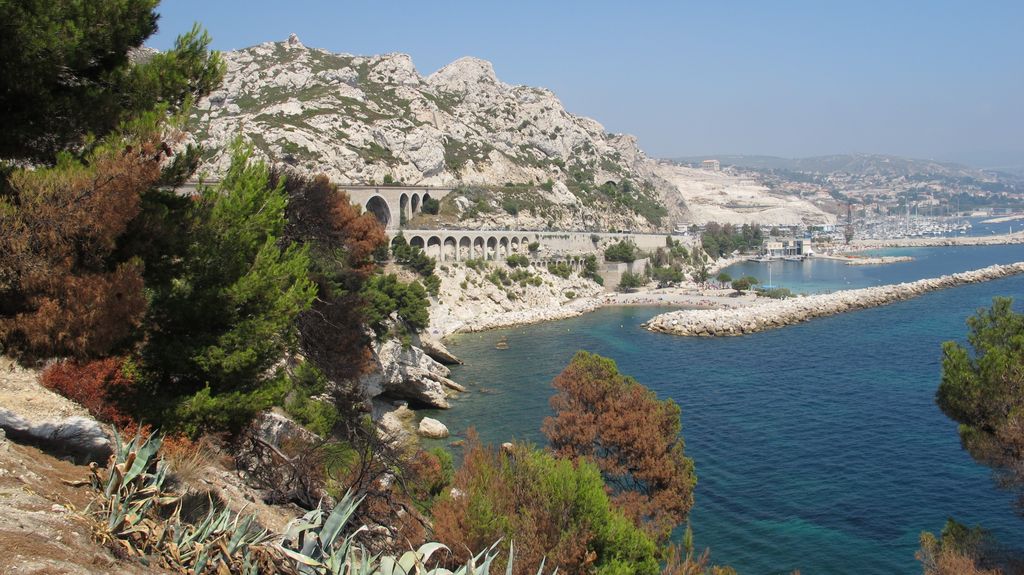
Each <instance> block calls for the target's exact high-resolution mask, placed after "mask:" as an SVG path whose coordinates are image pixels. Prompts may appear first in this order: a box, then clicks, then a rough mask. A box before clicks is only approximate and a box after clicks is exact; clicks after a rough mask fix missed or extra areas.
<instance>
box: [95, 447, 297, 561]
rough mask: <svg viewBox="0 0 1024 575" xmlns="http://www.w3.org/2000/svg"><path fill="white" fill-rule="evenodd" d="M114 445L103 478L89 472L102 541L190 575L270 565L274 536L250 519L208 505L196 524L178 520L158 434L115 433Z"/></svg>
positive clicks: (177, 509) (179, 505) (272, 556)
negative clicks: (159, 511) (166, 509)
mask: <svg viewBox="0 0 1024 575" xmlns="http://www.w3.org/2000/svg"><path fill="white" fill-rule="evenodd" d="M114 444H115V449H114V455H113V457H111V462H110V465H109V466H108V469H107V474H106V477H105V478H104V477H102V476H100V475H99V474H98V473H95V472H94V474H93V481H94V484H95V486H96V487H97V489H98V490H100V491H101V496H100V497H99V498H98V499H97V501H96V504H97V507H96V508H95V510H94V511H93V513H94V515H95V516H96V517H97V519H98V521H97V530H96V531H97V536H98V538H99V539H100V540H101V541H102V542H105V543H113V542H116V543H117V544H119V545H120V546H122V547H123V548H124V549H125V551H126V552H127V553H128V555H130V556H134V557H139V558H143V557H145V556H147V555H152V556H155V557H156V558H157V559H158V560H159V562H160V563H161V564H162V565H163V566H165V567H169V568H174V569H177V570H181V571H185V572H191V573H203V572H204V571H206V570H207V569H209V570H211V571H216V572H221V571H223V569H222V567H223V568H226V569H227V570H228V571H229V572H236V573H245V574H250V573H251V574H253V575H255V574H256V573H257V572H259V569H258V567H259V566H260V565H272V564H273V563H274V561H273V558H274V556H276V552H275V550H274V548H273V547H271V546H270V545H269V543H270V541H271V540H272V539H273V535H272V534H271V533H270V532H269V531H268V530H266V529H258V528H256V527H255V526H254V517H253V516H252V515H241V514H235V513H232V512H231V511H230V510H229V509H226V508H220V509H219V508H218V507H217V506H216V505H214V504H213V502H212V501H211V502H210V506H209V511H208V512H207V514H206V517H205V518H204V519H203V520H202V521H201V522H199V523H198V524H192V523H188V522H186V521H183V520H182V518H181V501H180V497H178V496H176V495H172V494H169V493H167V492H166V491H165V490H164V482H165V481H166V479H167V466H166V464H165V463H164V462H163V461H162V460H158V459H156V455H157V452H158V451H159V449H160V444H161V438H160V436H158V435H157V434H153V435H151V436H149V437H148V438H144V437H143V436H142V435H141V434H139V435H136V436H135V437H134V438H133V439H131V440H130V441H125V440H124V439H123V438H122V437H121V435H120V434H118V433H117V431H116V430H115V431H114ZM173 503H177V504H178V505H177V506H176V507H175V509H174V511H173V512H172V513H171V515H170V517H168V518H166V519H162V518H158V517H156V515H155V513H154V511H155V509H156V508H158V507H162V506H165V505H170V504H173ZM274 571H277V569H276V568H273V567H271V568H269V569H266V570H265V572H274Z"/></svg>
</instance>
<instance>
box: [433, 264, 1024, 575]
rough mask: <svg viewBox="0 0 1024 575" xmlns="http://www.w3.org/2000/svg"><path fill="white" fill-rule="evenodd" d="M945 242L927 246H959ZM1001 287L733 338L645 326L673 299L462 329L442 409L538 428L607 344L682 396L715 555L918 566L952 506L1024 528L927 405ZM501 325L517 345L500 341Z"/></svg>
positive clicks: (770, 562)
mask: <svg viewBox="0 0 1024 575" xmlns="http://www.w3.org/2000/svg"><path fill="white" fill-rule="evenodd" d="M1016 249H1017V251H1016V254H1017V255H1018V256H1019V257H1018V259H1022V260H1024V248H1020V247H1018V248H1016ZM944 250H946V248H933V250H932V251H931V252H929V253H930V254H932V256H934V257H932V256H929V258H928V259H927V260H923V261H932V260H933V259H934V260H936V264H935V265H939V264H940V263H941V262H942V261H946V260H948V259H949V258H952V257H954V255H955V252H956V250H952V252H954V253H948V252H946V251H944ZM985 250H987V248H986V249H985ZM985 250H983V251H982V252H977V253H976V254H975V257H981V255H983V252H984V251H985ZM988 251H990V252H991V253H990V254H989V255H990V256H991V257H997V255H994V254H997V253H998V252H999V250H988ZM999 257H1001V256H999ZM919 261H922V260H919ZM929 265H931V264H929ZM983 265H984V264H983ZM889 267H891V266H889ZM970 267H978V266H974V265H968V266H966V267H964V268H962V269H968V268H970ZM952 271H962V270H952ZM994 295H1015V296H1017V297H1018V298H1021V299H1024V276H1017V277H1013V278H1007V279H1003V280H999V281H994V282H988V283H983V284H975V285H968V286H964V287H960V288H956V289H951V290H946V291H940V292H934V293H930V294H927V295H925V296H923V297H920V298H917V299H913V300H909V301H905V302H900V303H896V304H892V305H889V306H884V307H880V308H874V309H869V310H863V311H858V312H853V313H848V314H844V315H839V316H833V317H829V318H823V319H819V320H815V321H812V322H809V323H805V324H801V325H797V326H792V327H789V328H785V329H781V330H775V331H770V332H764V333H759V334H754V335H750V336H744V337H739V338H720V339H696V338H679V337H674V336H667V335H660V334H652V333H649V332H647V331H645V330H643V329H641V328H640V327H639V326H640V323H642V322H643V321H645V320H647V319H649V318H650V317H652V316H653V315H655V314H657V313H659V312H661V311H664V308H609V309H603V310H600V311H598V312H595V313H592V314H588V315H585V316H582V317H579V318H574V319H571V320H565V321H558V322H550V323H545V324H539V325H535V326H529V327H523V328H516V329H508V330H497V331H491V332H486V333H482V334H469V335H465V336H460V337H456V338H453V340H452V342H451V346H450V347H451V349H452V351H454V352H455V353H456V354H458V355H459V356H460V357H462V358H463V359H464V360H465V361H466V365H465V366H460V367H458V368H456V369H455V370H453V371H454V373H453V378H454V379H456V380H457V381H459V382H461V383H463V384H466V385H467V386H468V387H469V388H470V390H471V392H470V393H468V394H465V395H464V396H462V398H460V399H458V400H456V401H455V402H454V404H453V405H454V407H453V409H451V410H447V411H439V412H431V416H433V417H437V418H439V419H441V420H442V421H444V422H445V423H447V424H448V426H449V427H450V428H451V430H452V432H453V433H454V434H455V436H456V437H455V438H458V437H459V436H463V435H464V433H465V430H466V428H467V427H469V426H475V427H476V428H477V430H478V432H479V433H480V435H481V437H482V438H483V440H484V441H486V442H501V441H507V440H510V439H513V438H516V439H521V440H527V441H532V442H535V443H537V444H543V443H544V438H543V436H542V435H541V434H540V431H539V428H540V424H541V421H542V420H543V418H544V417H545V416H547V415H549V414H550V409H549V407H548V398H549V397H550V395H551V392H552V390H551V388H550V382H551V379H552V378H553V377H554V376H555V375H556V374H557V373H558V372H559V371H560V370H561V369H562V367H564V366H565V364H566V363H567V362H568V361H569V359H570V358H571V357H572V355H573V353H575V352H576V350H578V349H586V350H588V351H592V352H596V353H599V354H602V355H605V356H609V357H612V358H614V359H615V360H616V361H617V362H618V364H619V367H620V369H621V370H622V371H623V372H625V373H627V374H630V375H633V376H635V377H636V378H637V379H639V380H640V381H641V382H642V383H643V384H645V385H647V386H648V387H650V388H651V389H653V390H654V391H655V392H657V394H658V395H659V397H672V398H673V399H675V400H676V402H678V403H679V404H680V405H681V407H682V410H683V435H684V437H685V439H686V444H687V445H686V450H687V454H688V455H689V456H690V457H692V458H693V459H694V461H695V462H696V470H697V475H698V486H697V491H696V505H695V507H694V509H693V512H692V513H691V521H692V525H693V528H694V533H695V539H696V543H697V545H698V546H699V547H710V548H711V550H712V556H713V558H714V559H715V561H717V562H720V563H726V564H730V565H732V566H734V567H736V568H737V569H738V570H739V571H740V573H743V574H745V575H750V574H754V575H757V574H774V573H789V572H790V571H791V570H792V569H796V568H799V569H801V570H802V572H803V573H804V574H805V575H806V574H812V575H813V574H817V573H835V574H846V573H848V574H858V575H859V574H871V573H878V574H882V573H885V574H889V573H919V572H920V567H919V566H918V564H917V562H916V561H915V560H914V551H915V550H916V549H917V540H918V535H919V534H920V532H921V531H924V530H929V531H938V530H939V529H941V528H942V525H943V523H944V522H945V520H946V518H947V517H949V516H953V517H956V518H957V519H958V520H960V521H963V522H967V523H972V524H973V523H981V524H984V525H985V526H987V527H989V528H990V529H992V530H993V531H994V532H995V534H996V535H997V536H998V537H999V538H1000V539H1001V540H1002V541H1004V542H1006V543H1009V544H1015V545H1017V546H1022V545H1024V521H1022V520H1021V519H1019V518H1018V517H1017V516H1015V515H1014V513H1013V509H1012V497H1010V495H1009V494H1007V493H1006V492H1002V491H999V490H998V489H996V488H995V487H994V484H993V482H992V480H991V476H990V473H989V471H988V470H987V469H986V468H984V467H982V466H980V465H977V464H976V463H974V462H973V461H972V460H971V458H970V457H969V456H968V455H967V454H966V453H964V452H963V450H961V448H960V445H959V441H958V439H957V434H956V425H955V424H954V423H953V422H951V421H950V420H948V419H946V418H945V417H944V416H943V415H942V414H941V413H940V412H939V410H938V409H937V408H936V407H935V404H934V393H935V389H936V387H937V385H938V380H939V362H940V345H941V342H942V341H944V340H948V339H958V340H962V339H963V336H964V334H965V329H966V328H965V325H964V318H965V317H966V316H967V315H969V314H971V313H972V312H974V311H975V310H976V309H978V308H980V307H983V306H987V305H988V304H989V303H990V302H991V298H992V297H993V296H994ZM1019 303H1024V302H1018V306H1017V307H1018V308H1020V305H1019ZM503 336H504V337H507V339H508V342H509V349H507V350H501V351H499V350H495V349H494V344H495V342H497V341H498V339H499V338H500V337H503ZM453 439H454V438H453Z"/></svg>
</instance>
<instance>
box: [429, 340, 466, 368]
mask: <svg viewBox="0 0 1024 575" xmlns="http://www.w3.org/2000/svg"><path fill="white" fill-rule="evenodd" d="M419 340H420V341H419V345H420V349H422V350H423V351H424V353H426V354H427V355H429V356H430V357H431V358H432V359H433V360H434V361H438V362H440V363H443V364H445V365H461V364H462V360H461V359H459V358H457V357H455V354H453V353H452V352H450V351H448V348H447V347H445V345H444V344H443V343H441V342H440V341H438V340H436V339H434V338H432V337H430V336H427V335H422V336H420V338H419Z"/></svg>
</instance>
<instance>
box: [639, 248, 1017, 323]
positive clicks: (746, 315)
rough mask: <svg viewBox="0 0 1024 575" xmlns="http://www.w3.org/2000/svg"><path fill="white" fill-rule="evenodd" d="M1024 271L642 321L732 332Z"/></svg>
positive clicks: (1004, 269)
mask: <svg viewBox="0 0 1024 575" xmlns="http://www.w3.org/2000/svg"><path fill="white" fill-rule="evenodd" d="M1020 273H1024V262H1017V263H1013V264H1008V265H994V266H989V267H987V268H982V269H978V270H973V271H967V272H962V273H957V274H952V275H946V276H941V277H938V278H931V279H923V280H918V281H915V282H908V283H901V284H892V285H885V286H878V287H870V288H863V289H854V290H846V291H840V292H836V293H831V294H820V295H812V296H804V297H797V298H790V299H784V300H771V301H770V302H768V303H764V304H760V305H752V306H750V307H745V308H739V309H730V310H683V311H674V312H669V313H663V314H661V315H658V316H656V317H654V318H653V319H651V320H650V321H648V322H647V323H645V324H643V326H644V327H646V328H647V329H648V330H650V331H655V332H661V333H670V334H674V335H687V336H704V337H713V336H730V335H745V334H749V333H755V332H759V331H766V330H769V329H775V328H778V327H784V326H787V325H793V324H796V323H800V322H804V321H807V320H811V319H814V318H818V317H825V316H829V315H834V314H837V313H842V312H845V311H853V310H858V309H864V308H869V307H876V306H880V305H885V304H888V303H891V302H894V301H900V300H905V299H910V298H912V297H916V296H919V295H921V294H924V293H927V292H930V291H935V290H940V289H946V288H951V287H956V286H960V285H964V284H969V283H976V282H983V281H989V280H995V279H999V278H1004V277H1008V276H1012V275H1016V274H1020Z"/></svg>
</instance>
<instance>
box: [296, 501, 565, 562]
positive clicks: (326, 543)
mask: <svg viewBox="0 0 1024 575" xmlns="http://www.w3.org/2000/svg"><path fill="white" fill-rule="evenodd" d="M361 502H362V499H361V498H360V499H356V498H355V497H353V495H352V493H351V492H349V493H346V494H345V496H344V497H342V498H341V501H339V502H338V504H337V505H336V506H335V508H334V509H333V510H332V511H331V513H330V514H329V515H327V516H326V518H325V515H324V512H323V511H322V510H320V509H314V510H313V511H310V512H309V513H306V514H305V515H303V516H302V517H301V518H299V519H297V520H294V521H292V522H291V523H289V525H288V528H287V533H286V535H285V544H284V545H282V546H281V548H280V549H281V552H282V553H284V555H285V556H286V557H288V558H290V559H292V560H294V561H295V563H296V566H297V570H298V572H299V573H300V574H302V575H342V574H344V575H490V570H491V565H492V564H493V562H494V560H495V559H496V558H497V556H498V553H499V549H498V545H499V544H500V543H501V541H500V540H499V541H496V542H494V544H493V545H491V546H490V547H488V548H487V549H485V550H483V551H481V552H480V553H478V554H477V555H476V556H474V557H471V558H470V559H469V560H468V561H467V562H466V564H465V565H462V566H460V567H459V568H458V569H456V570H455V571H451V570H449V569H446V568H444V567H432V568H428V567H427V564H428V563H429V562H430V558H431V557H432V556H433V555H434V554H435V553H437V552H438V551H449V549H448V547H446V546H445V545H443V544H441V543H437V542H429V543H424V544H423V545H421V546H420V547H419V548H418V549H415V550H410V551H406V552H405V553H403V554H402V555H401V556H398V557H396V556H393V555H371V554H370V553H368V552H367V551H366V549H364V548H363V547H362V546H360V545H357V544H355V542H354V538H355V536H356V535H357V534H359V533H360V532H362V531H364V530H366V526H363V527H360V528H359V529H357V530H355V531H353V532H352V533H350V534H349V535H347V536H345V537H341V533H342V531H343V530H344V528H345V526H346V525H347V524H348V521H349V519H351V517H352V514H353V513H354V512H355V510H356V509H357V508H358V507H359V504H360V503H361ZM514 563H515V550H514V547H513V546H511V545H510V546H509V554H508V565H507V567H506V570H505V573H506V575H512V567H513V565H514ZM543 572H544V562H543V561H541V565H540V568H539V569H538V570H537V575H542V574H543ZM557 573H558V570H557V569H555V571H554V572H553V575H554V574H557Z"/></svg>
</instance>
